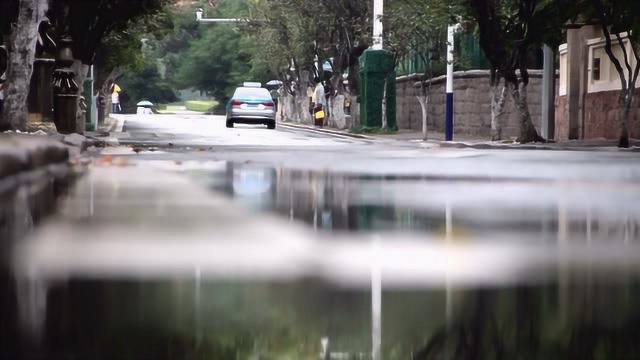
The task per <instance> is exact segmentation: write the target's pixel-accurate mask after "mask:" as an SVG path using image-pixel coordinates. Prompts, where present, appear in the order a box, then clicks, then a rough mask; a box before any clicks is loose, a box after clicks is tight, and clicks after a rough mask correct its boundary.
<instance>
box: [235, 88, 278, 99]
mask: <svg viewBox="0 0 640 360" xmlns="http://www.w3.org/2000/svg"><path fill="white" fill-rule="evenodd" d="M233 97H234V98H258V99H271V95H270V94H269V91H268V90H267V89H265V88H247V87H241V88H237V89H236V92H235V94H233Z"/></svg>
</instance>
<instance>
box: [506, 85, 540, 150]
mask: <svg viewBox="0 0 640 360" xmlns="http://www.w3.org/2000/svg"><path fill="white" fill-rule="evenodd" d="M511 96H512V97H513V101H514V103H515V105H516V110H517V111H518V120H519V123H520V138H518V142H520V143H522V144H526V143H530V142H534V141H541V140H542V138H541V137H540V135H538V132H537V130H536V128H535V126H534V125H533V121H531V113H530V112H529V102H528V98H527V85H525V84H524V83H519V84H518V86H511Z"/></svg>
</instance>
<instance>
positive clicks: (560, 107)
mask: <svg viewBox="0 0 640 360" xmlns="http://www.w3.org/2000/svg"><path fill="white" fill-rule="evenodd" d="M565 106H566V96H558V97H557V98H556V138H557V139H559V140H567V139H568V134H566V131H564V129H568V128H569V127H568V124H566V121H567V120H566V114H565ZM622 111H623V110H622V104H621V103H620V90H612V91H602V92H595V93H589V94H587V95H586V98H585V109H584V129H583V136H584V139H598V138H605V139H613V140H615V139H618V138H619V137H620V131H621V121H622ZM629 136H630V137H631V138H634V139H640V96H635V97H634V101H633V104H632V106H631V116H630V119H629Z"/></svg>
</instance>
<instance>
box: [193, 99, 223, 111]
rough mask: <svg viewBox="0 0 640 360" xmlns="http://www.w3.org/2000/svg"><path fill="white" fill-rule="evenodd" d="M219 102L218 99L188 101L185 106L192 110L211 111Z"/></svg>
mask: <svg viewBox="0 0 640 360" xmlns="http://www.w3.org/2000/svg"><path fill="white" fill-rule="evenodd" d="M216 105H218V103H217V102H216V101H187V102H186V103H185V106H186V107H187V110H191V111H203V112H204V111H210V110H211V109H213V108H214V107H215V106H216Z"/></svg>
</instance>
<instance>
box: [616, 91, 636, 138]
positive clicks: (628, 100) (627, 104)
mask: <svg viewBox="0 0 640 360" xmlns="http://www.w3.org/2000/svg"><path fill="white" fill-rule="evenodd" d="M633 92H634V89H633V87H631V88H629V89H628V90H627V94H626V95H625V97H624V100H623V105H624V108H623V111H622V132H621V134H620V140H618V147H620V148H628V147H629V117H630V115H631V104H632V103H633Z"/></svg>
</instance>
